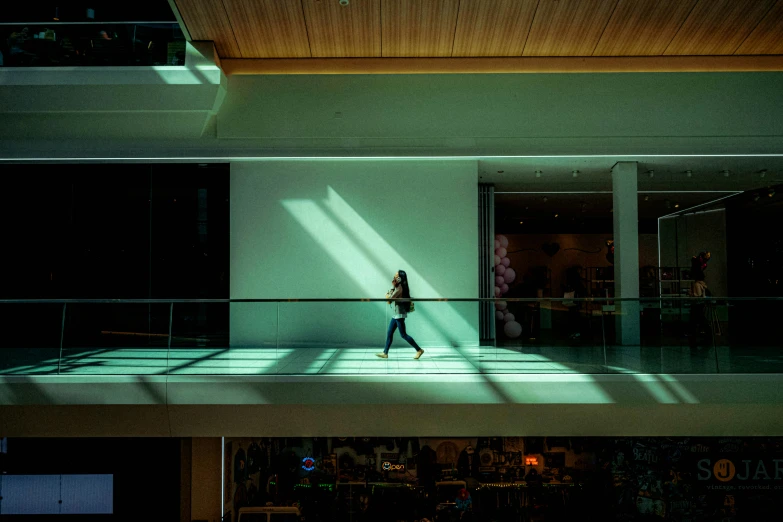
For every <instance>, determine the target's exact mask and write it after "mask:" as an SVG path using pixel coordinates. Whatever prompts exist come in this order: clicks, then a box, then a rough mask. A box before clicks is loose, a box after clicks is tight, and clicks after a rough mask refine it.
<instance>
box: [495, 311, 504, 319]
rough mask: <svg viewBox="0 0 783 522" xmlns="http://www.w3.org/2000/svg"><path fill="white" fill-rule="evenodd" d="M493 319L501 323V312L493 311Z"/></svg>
mask: <svg viewBox="0 0 783 522" xmlns="http://www.w3.org/2000/svg"><path fill="white" fill-rule="evenodd" d="M495 319H497V320H498V321H502V320H503V312H501V311H500V310H495Z"/></svg>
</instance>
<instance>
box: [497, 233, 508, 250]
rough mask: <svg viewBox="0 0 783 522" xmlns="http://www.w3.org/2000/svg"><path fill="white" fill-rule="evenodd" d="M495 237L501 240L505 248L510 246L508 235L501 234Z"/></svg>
mask: <svg viewBox="0 0 783 522" xmlns="http://www.w3.org/2000/svg"><path fill="white" fill-rule="evenodd" d="M495 239H497V240H498V241H500V246H502V247H503V248H508V238H507V237H506V236H504V235H499V236H497V237H496V238H495Z"/></svg>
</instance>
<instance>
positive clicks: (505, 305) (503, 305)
mask: <svg viewBox="0 0 783 522" xmlns="http://www.w3.org/2000/svg"><path fill="white" fill-rule="evenodd" d="M506 308H508V303H507V302H505V301H495V310H498V311H502V310H505V309H506Z"/></svg>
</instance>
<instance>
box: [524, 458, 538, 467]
mask: <svg viewBox="0 0 783 522" xmlns="http://www.w3.org/2000/svg"><path fill="white" fill-rule="evenodd" d="M525 466H538V457H525Z"/></svg>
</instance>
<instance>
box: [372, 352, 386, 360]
mask: <svg viewBox="0 0 783 522" xmlns="http://www.w3.org/2000/svg"><path fill="white" fill-rule="evenodd" d="M375 356H376V357H380V358H381V359H388V358H389V355H388V354H385V353H376V354H375Z"/></svg>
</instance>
